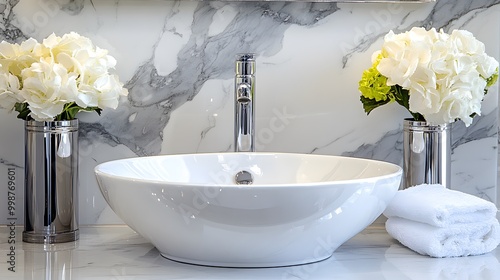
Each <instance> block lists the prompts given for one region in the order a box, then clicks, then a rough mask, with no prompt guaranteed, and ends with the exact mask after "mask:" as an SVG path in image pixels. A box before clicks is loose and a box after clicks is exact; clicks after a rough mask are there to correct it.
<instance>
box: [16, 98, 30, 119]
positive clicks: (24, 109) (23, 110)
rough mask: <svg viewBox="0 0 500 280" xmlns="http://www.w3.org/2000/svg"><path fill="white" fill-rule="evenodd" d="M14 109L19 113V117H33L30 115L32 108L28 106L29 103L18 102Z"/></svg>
mask: <svg viewBox="0 0 500 280" xmlns="http://www.w3.org/2000/svg"><path fill="white" fill-rule="evenodd" d="M14 109H15V111H16V112H18V113H19V114H18V115H17V117H18V118H19V119H22V120H25V121H27V120H30V119H31V117H30V116H29V114H30V112H31V111H30V109H29V108H28V103H19V102H18V103H16V105H14Z"/></svg>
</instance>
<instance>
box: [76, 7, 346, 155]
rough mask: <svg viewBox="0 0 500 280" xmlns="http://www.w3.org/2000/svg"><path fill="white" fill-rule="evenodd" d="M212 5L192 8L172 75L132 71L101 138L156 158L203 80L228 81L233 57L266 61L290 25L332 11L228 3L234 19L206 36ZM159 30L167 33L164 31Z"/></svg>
mask: <svg viewBox="0 0 500 280" xmlns="http://www.w3.org/2000/svg"><path fill="white" fill-rule="evenodd" d="M218 5H220V3H219V4H217V3H210V2H200V3H199V4H197V8H196V10H195V12H194V15H193V22H192V25H191V31H192V34H191V35H190V38H189V40H188V43H187V44H186V45H185V46H184V47H183V48H182V49H181V50H180V52H179V54H178V56H177V64H178V66H177V68H176V69H175V70H174V71H173V72H172V73H170V74H168V75H165V76H163V75H160V74H158V72H157V69H156V68H155V66H154V57H152V58H151V59H150V60H149V61H147V62H146V63H144V64H143V65H141V66H140V67H139V68H138V69H137V70H136V72H135V74H134V76H133V78H132V79H131V80H130V81H129V82H128V83H127V85H126V86H127V88H128V89H129V103H128V104H126V106H122V107H121V108H120V109H119V110H118V111H116V112H112V113H110V114H109V116H108V117H107V118H106V119H104V120H102V121H100V123H101V124H102V128H104V131H103V132H102V134H105V133H109V134H110V135H113V137H116V138H117V139H118V140H119V141H120V143H122V144H125V145H126V146H128V147H129V148H130V149H131V150H133V151H135V153H136V154H137V155H154V154H158V153H159V151H160V145H161V142H162V137H161V134H160V132H161V131H162V130H163V128H164V127H165V125H166V124H167V123H168V121H169V116H170V113H171V112H172V111H173V110H175V109H176V108H178V107H179V106H182V105H183V104H184V103H185V102H187V101H189V100H192V99H193V98H194V96H195V95H196V94H197V93H198V92H199V90H200V88H201V87H202V86H203V85H204V83H205V82H206V81H207V80H210V79H228V78H231V77H232V76H234V70H233V68H232V67H230V66H232V65H233V63H234V55H235V53H241V52H254V53H258V54H261V55H268V56H272V55H274V54H276V53H277V52H278V51H279V50H280V49H281V40H282V39H283V35H284V32H285V31H286V30H287V29H288V27H289V26H290V25H294V24H295V25H305V26H309V25H313V24H314V23H316V22H318V21H319V20H321V19H323V18H324V17H326V16H328V15H330V14H332V13H334V12H335V11H337V10H338V8H337V5H336V4H335V3H285V2H262V3H231V4H229V5H230V6H232V7H233V8H234V9H235V10H236V11H237V15H236V16H235V18H234V19H233V20H232V21H231V23H230V24H229V25H228V26H227V28H226V29H225V30H224V31H223V32H221V33H220V34H217V35H214V36H209V35H208V32H209V26H210V24H211V21H212V20H213V16H214V14H215V13H216V12H217V11H218V10H217V8H216V7H217V6H218ZM163 31H164V32H166V31H171V30H167V29H165V28H164V30H163ZM179 36H183V35H182V34H179ZM127 115H128V116H130V115H135V116H136V117H135V120H134V125H133V126H131V125H129V122H128V118H125V117H126V116H127ZM83 127H85V125H83ZM94 128H95V127H94ZM84 129H85V128H84Z"/></svg>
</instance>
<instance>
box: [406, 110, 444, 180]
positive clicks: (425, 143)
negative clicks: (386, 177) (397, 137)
mask: <svg viewBox="0 0 500 280" xmlns="http://www.w3.org/2000/svg"><path fill="white" fill-rule="evenodd" d="M403 155H404V162H403V172H404V175H403V176H404V185H403V187H404V188H408V187H411V186H416V185H419V184H423V183H427V184H442V185H443V186H445V187H447V188H450V183H451V170H450V165H451V124H444V125H429V124H428V123H427V122H420V121H413V120H410V119H406V120H404V126H403Z"/></svg>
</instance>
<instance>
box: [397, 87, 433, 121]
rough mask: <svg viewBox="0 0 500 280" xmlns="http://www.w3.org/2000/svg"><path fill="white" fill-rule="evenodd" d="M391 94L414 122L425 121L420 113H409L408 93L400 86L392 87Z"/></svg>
mask: <svg viewBox="0 0 500 280" xmlns="http://www.w3.org/2000/svg"><path fill="white" fill-rule="evenodd" d="M391 93H392V94H393V95H394V99H395V100H396V102H397V103H398V104H399V105H401V106H403V107H404V108H406V110H408V112H410V114H411V116H412V117H413V119H414V120H416V121H425V118H424V116H422V115H421V114H420V113H413V112H412V111H410V91H409V90H407V89H404V88H402V87H401V86H400V85H395V86H392V88H391Z"/></svg>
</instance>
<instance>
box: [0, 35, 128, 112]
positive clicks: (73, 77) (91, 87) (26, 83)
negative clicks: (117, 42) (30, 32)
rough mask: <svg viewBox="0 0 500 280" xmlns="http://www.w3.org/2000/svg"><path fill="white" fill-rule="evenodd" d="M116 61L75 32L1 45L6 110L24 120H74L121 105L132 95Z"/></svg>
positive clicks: (0, 102)
mask: <svg viewBox="0 0 500 280" xmlns="http://www.w3.org/2000/svg"><path fill="white" fill-rule="evenodd" d="M115 65H116V60H115V59H114V58H113V57H112V56H110V55H108V51H107V50H104V49H101V48H99V47H96V46H94V44H93V43H92V42H91V40H90V39H88V38H86V37H84V36H81V35H79V34H77V33H75V32H71V33H68V34H65V35H63V36H62V37H58V36H56V35H55V34H52V35H50V36H49V37H47V38H46V39H44V40H43V42H42V43H39V42H37V40H35V39H33V38H30V39H28V40H26V41H24V42H22V43H21V44H11V43H8V42H5V41H2V42H1V43H0V107H2V108H6V109H9V110H15V111H17V112H18V113H19V114H18V118H20V119H23V120H36V121H54V120H55V121H61V120H73V119H74V118H75V116H76V114H77V113H78V112H80V111H96V112H97V113H98V114H100V112H101V110H102V109H103V108H106V107H108V108H113V109H115V108H116V107H117V106H118V102H119V98H120V96H126V95H127V93H128V92H127V90H126V89H125V88H123V84H122V83H120V81H119V79H118V76H116V75H113V74H110V73H109V70H110V69H112V68H114V67H115Z"/></svg>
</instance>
